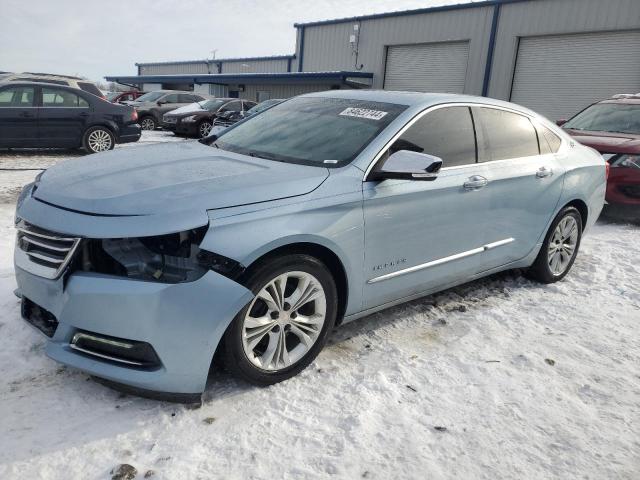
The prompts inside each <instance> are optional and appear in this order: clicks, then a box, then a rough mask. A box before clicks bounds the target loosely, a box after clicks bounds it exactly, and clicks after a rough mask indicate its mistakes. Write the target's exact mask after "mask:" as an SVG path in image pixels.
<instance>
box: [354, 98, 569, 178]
mask: <svg viewBox="0 0 640 480" xmlns="http://www.w3.org/2000/svg"><path fill="white" fill-rule="evenodd" d="M448 107H482V108H492V109H494V110H502V111H505V112H510V113H515V114H518V115H522V116H523V117H525V118H528V119H529V121H530V122H531V123H534V122H538V123H540V124H541V125H544V124H542V123H541V122H540V121H539V119H538V118H537V117H536V116H534V115H530V114H528V113H526V112H522V111H520V110H516V109H515V108H509V107H503V106H500V105H490V104H486V103H474V102H452V103H440V104H438V105H432V106H430V107H427V108H426V109H424V110H422V111H421V112H418V113H417V114H416V115H415V116H414V117H413V118H412V119H411V120H409V121H408V122H407V123H406V124H405V125H404V126H403V127H402V128H401V129H400V130H398V131H397V132H396V134H395V135H394V136H393V137H391V139H390V140H389V141H388V142H387V143H385V145H384V146H383V147H382V148H381V149H380V151H379V152H378V153H377V154H376V155H375V156H374V157H373V161H371V162H370V163H369V166H368V167H367V169H366V170H365V172H364V177H363V178H362V181H363V182H367V181H369V174H370V173H371V170H373V169H374V167H375V166H376V164H377V163H378V162H379V161H380V158H381V157H382V155H384V154H385V152H386V151H387V150H388V149H389V147H390V146H391V145H393V143H394V142H395V141H396V140H398V138H400V137H401V136H402V135H403V134H404V132H406V131H407V130H408V129H409V128H411V127H412V126H413V124H414V123H416V122H417V121H418V120H420V119H421V118H422V117H424V116H425V115H427V114H428V113H431V112H433V111H435V110H439V109H441V108H448ZM534 128H535V125H534ZM547 128H548V127H547ZM551 131H552V132H553V130H551ZM554 133H555V132H554ZM558 136H559V137H560V140H561V141H562V143H561V144H560V148H558V152H556V153H555V154H557V153H560V151H561V150H562V149H563V147H564V146H565V143H566V141H565V139H564V138H563V137H562V136H560V135H558ZM555 154H553V155H555ZM539 156H541V155H540V154H539V155H531V156H529V157H513V158H502V159H500V160H490V161H488V162H476V163H468V164H466V165H455V166H452V167H442V169H441V170H440V171H441V172H444V171H447V170H453V169H459V168H466V167H470V166H478V165H490V164H493V163H496V162H505V161H509V160H513V159H514V158H531V157H539Z"/></svg>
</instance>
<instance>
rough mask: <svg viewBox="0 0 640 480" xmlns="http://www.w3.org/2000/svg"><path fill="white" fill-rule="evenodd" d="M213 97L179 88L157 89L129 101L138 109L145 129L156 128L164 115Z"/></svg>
mask: <svg viewBox="0 0 640 480" xmlns="http://www.w3.org/2000/svg"><path fill="white" fill-rule="evenodd" d="M209 98H211V96H209V95H204V94H201V93H193V92H182V91H179V90H156V91H155V92H149V93H145V94H144V95H142V96H140V97H138V98H137V99H136V100H134V101H132V102H127V105H131V106H132V107H134V108H135V109H136V110H137V111H138V115H139V117H140V126H141V127H142V129H143V130H155V129H156V128H158V127H159V126H160V124H161V123H162V116H163V115H164V114H165V113H167V112H170V111H171V110H175V109H176V108H178V107H183V106H185V105H189V104H190V103H194V102H201V101H203V100H207V99H209Z"/></svg>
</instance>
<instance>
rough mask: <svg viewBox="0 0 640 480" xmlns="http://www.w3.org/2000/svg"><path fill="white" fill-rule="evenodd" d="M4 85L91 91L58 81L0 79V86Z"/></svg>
mask: <svg viewBox="0 0 640 480" xmlns="http://www.w3.org/2000/svg"><path fill="white" fill-rule="evenodd" d="M5 85H10V86H12V87H15V86H21V85H23V86H29V87H42V86H43V85H44V86H45V87H56V88H62V89H64V90H70V91H73V92H84V93H89V94H91V92H87V91H85V90H82V89H80V88H77V87H75V86H73V85H60V84H59V83H48V82H28V81H26V80H19V81H11V82H6V81H0V86H3V87H4V86H5ZM94 96H95V95H94Z"/></svg>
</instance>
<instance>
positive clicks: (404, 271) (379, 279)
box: [367, 238, 515, 284]
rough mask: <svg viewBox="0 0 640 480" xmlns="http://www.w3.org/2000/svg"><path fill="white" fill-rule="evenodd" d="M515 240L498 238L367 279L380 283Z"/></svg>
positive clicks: (368, 281)
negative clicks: (478, 245)
mask: <svg viewBox="0 0 640 480" xmlns="http://www.w3.org/2000/svg"><path fill="white" fill-rule="evenodd" d="M514 241H515V238H505V239H504V240H498V241H497V242H492V243H487V244H486V245H483V246H482V247H478V248H474V249H472V250H467V251H466V252H461V253H456V254H455V255H449V256H448V257H443V258H439V259H437V260H432V261H430V262H427V263H421V264H420V265H415V266H413V267H409V268H404V269H402V270H398V271H397V272H391V273H387V274H386V275H380V276H379V277H375V278H372V279H370V280H367V283H368V284H371V283H378V282H382V281H384V280H389V279H390V278H395V277H399V276H400V275H406V274H407V273H413V272H417V271H419V270H424V269H425V268H430V267H435V266H437V265H442V264H443V263H448V262H453V261H454V260H459V259H461V258H466V257H470V256H471V255H477V254H478V253H483V252H486V251H487V250H492V249H494V248H498V247H501V246H503V245H507V244H509V243H511V242H514Z"/></svg>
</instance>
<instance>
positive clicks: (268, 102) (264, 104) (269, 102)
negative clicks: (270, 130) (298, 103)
mask: <svg viewBox="0 0 640 480" xmlns="http://www.w3.org/2000/svg"><path fill="white" fill-rule="evenodd" d="M283 101H284V100H280V99H275V98H274V99H273V100H265V101H264V102H262V103H259V104H258V105H256V106H255V107H253V108H250V109H249V110H247V113H248V114H249V115H255V114H256V113H260V112H262V111H263V110H266V109H267V108H269V107H273V106H274V105H276V104H278V103H280V102H283Z"/></svg>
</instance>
